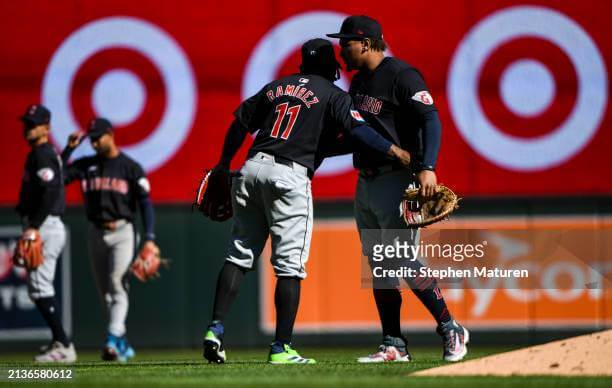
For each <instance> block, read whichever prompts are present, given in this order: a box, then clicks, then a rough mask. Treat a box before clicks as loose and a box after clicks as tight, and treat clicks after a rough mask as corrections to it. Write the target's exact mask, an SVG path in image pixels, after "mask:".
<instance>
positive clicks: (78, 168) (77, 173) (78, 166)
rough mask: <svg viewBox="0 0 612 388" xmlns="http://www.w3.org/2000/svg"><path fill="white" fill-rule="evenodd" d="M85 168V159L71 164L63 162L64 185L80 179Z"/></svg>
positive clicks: (83, 174)
mask: <svg viewBox="0 0 612 388" xmlns="http://www.w3.org/2000/svg"><path fill="white" fill-rule="evenodd" d="M86 168H87V162H86V158H80V159H77V160H74V161H73V162H72V163H68V162H67V161H65V162H64V163H63V169H64V185H67V184H69V183H71V182H72V181H74V180H78V179H82V178H83V177H84V176H85V169H86Z"/></svg>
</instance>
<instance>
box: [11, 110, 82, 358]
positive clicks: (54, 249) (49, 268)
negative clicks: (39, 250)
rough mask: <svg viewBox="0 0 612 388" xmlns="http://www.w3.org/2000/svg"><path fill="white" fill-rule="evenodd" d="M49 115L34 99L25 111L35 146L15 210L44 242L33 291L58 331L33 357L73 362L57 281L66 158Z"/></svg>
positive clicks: (63, 232)
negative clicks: (52, 131) (56, 141)
mask: <svg viewBox="0 0 612 388" xmlns="http://www.w3.org/2000/svg"><path fill="white" fill-rule="evenodd" d="M50 120H51V112H49V110H48V109H47V108H46V107H44V106H42V105H36V104H35V105H30V106H29V107H28V109H27V110H26V112H25V114H24V115H23V116H21V121H22V122H23V134H24V137H25V140H26V141H27V142H28V144H29V145H30V147H31V151H30V153H29V154H28V157H27V159H26V163H25V168H24V172H23V179H22V182H21V191H20V193H19V204H18V205H17V208H16V210H17V212H18V213H19V215H20V216H21V217H22V221H23V222H22V224H23V229H24V233H29V232H31V231H37V232H39V233H40V237H41V239H42V242H43V257H44V260H43V263H42V264H41V265H40V266H39V267H38V268H36V269H34V270H28V294H29V296H30V299H32V301H33V302H34V304H36V308H37V309H38V311H40V313H41V315H42V316H43V318H44V320H45V322H46V323H47V325H48V326H49V328H50V329H51V333H52V336H53V337H52V340H51V343H50V344H49V345H48V346H44V347H43V348H41V353H40V354H39V355H37V356H36V357H34V360H36V361H39V362H74V361H76V359H77V355H76V352H75V350H74V345H73V344H72V343H71V342H70V339H69V338H68V336H67V335H66V331H65V330H64V328H63V327H62V322H61V320H60V317H59V313H60V312H59V309H58V305H57V300H56V298H55V289H54V287H53V280H54V278H55V269H56V267H57V262H58V260H59V257H60V255H61V253H62V251H63V249H64V245H65V243H66V229H65V227H64V223H63V222H62V219H61V217H62V215H63V214H64V210H65V208H66V205H65V200H64V184H63V174H62V161H61V159H60V157H59V155H58V154H57V152H55V149H54V148H53V145H52V144H51V143H49V123H50ZM65 281H70V279H67V280H65Z"/></svg>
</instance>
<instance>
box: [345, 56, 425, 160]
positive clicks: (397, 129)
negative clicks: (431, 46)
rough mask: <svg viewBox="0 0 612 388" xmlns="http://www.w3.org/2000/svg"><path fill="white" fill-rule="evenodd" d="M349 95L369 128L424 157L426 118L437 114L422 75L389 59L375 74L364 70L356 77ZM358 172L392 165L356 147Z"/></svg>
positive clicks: (405, 64)
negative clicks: (431, 112)
mask: <svg viewBox="0 0 612 388" xmlns="http://www.w3.org/2000/svg"><path fill="white" fill-rule="evenodd" d="M349 94H350V95H351V97H352V98H353V102H354V104H355V107H356V108H357V109H358V110H359V112H360V113H361V115H362V116H363V118H364V119H365V120H366V121H367V122H368V124H369V125H370V126H371V127H372V128H374V129H375V130H376V131H377V132H378V133H380V134H381V135H382V136H383V137H385V138H386V139H387V140H389V141H391V142H392V143H394V144H396V145H397V146H399V147H402V148H404V149H405V150H407V151H408V152H410V153H411V155H412V156H413V158H414V159H415V160H417V161H418V160H419V159H421V158H422V156H423V142H422V127H423V115H424V114H426V113H427V112H430V111H434V110H436V106H435V105H434V103H433V99H432V97H431V94H430V93H429V89H428V88H427V85H426V84H425V81H424V80H423V76H422V75H421V73H420V72H419V71H418V70H417V69H415V68H414V67H412V66H410V65H409V64H407V63H405V62H403V61H401V60H399V59H397V58H393V57H386V58H385V59H383V61H382V62H381V63H380V64H379V65H378V67H376V69H374V71H369V70H361V71H359V72H358V73H357V74H355V76H354V77H353V80H352V82H351V87H350V90H349ZM353 160H354V164H355V167H356V168H365V167H378V166H381V165H384V164H388V163H389V161H388V160H387V159H385V157H384V156H383V155H378V154H376V153H372V152H368V151H365V152H364V150H362V149H360V148H359V147H356V150H355V152H354V159H353Z"/></svg>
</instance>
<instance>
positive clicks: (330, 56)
mask: <svg viewBox="0 0 612 388" xmlns="http://www.w3.org/2000/svg"><path fill="white" fill-rule="evenodd" d="M334 62H336V54H335V53H334V46H333V45H332V43H331V42H330V41H329V40H327V39H321V38H316V39H310V40H309V41H307V42H306V43H304V44H303V45H302V65H304V66H305V67H308V66H319V65H321V64H328V63H334Z"/></svg>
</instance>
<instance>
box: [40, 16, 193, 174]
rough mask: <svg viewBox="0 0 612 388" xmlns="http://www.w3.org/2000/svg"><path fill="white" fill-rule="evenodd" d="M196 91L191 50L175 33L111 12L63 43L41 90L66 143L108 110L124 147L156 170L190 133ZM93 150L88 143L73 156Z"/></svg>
mask: <svg viewBox="0 0 612 388" xmlns="http://www.w3.org/2000/svg"><path fill="white" fill-rule="evenodd" d="M196 90H197V87H196V81H195V77H194V75H193V71H192V68H191V65H190V63H189V61H188V59H187V56H186V54H185V53H184V52H183V51H182V49H181V48H180V46H179V45H178V43H177V42H176V41H174V39H173V38H172V37H171V36H170V35H168V34H167V33H166V32H165V31H163V30H161V29H160V28H159V27H158V26H156V25H153V24H151V23H149V22H146V21H144V20H141V19H136V18H130V17H110V18H104V19H99V20H96V21H94V22H91V23H88V24H86V25H84V26H82V27H81V28H79V29H78V30H76V31H75V32H73V33H72V34H71V35H70V36H69V37H68V38H67V39H66V40H65V41H64V42H63V43H62V44H61V46H60V47H59V48H58V49H57V51H56V52H55V53H54V55H53V58H52V59H51V62H50V63H49V66H48V68H47V71H46V73H45V78H44V81H43V88H42V95H43V96H42V97H43V103H44V104H45V105H47V106H48V107H49V108H50V110H51V112H52V136H53V139H54V141H55V143H56V144H58V145H59V146H60V147H64V146H65V144H66V140H67V137H68V135H69V134H70V133H72V132H74V131H76V130H79V129H81V128H82V127H83V126H84V125H85V123H87V122H88V121H89V120H90V119H91V117H93V116H101V117H105V118H107V119H109V120H110V121H111V122H112V123H113V125H114V126H115V134H116V135H115V136H116V139H117V141H118V143H119V144H120V145H121V147H122V149H123V151H125V152H126V153H127V154H128V155H130V156H131V157H133V158H134V159H136V160H137V161H139V162H140V163H141V164H142V165H143V167H144V168H145V170H147V171H152V170H155V169H156V168H158V167H160V166H162V165H163V164H164V163H165V162H166V161H167V160H168V159H170V158H171V157H172V156H173V155H174V154H175V153H176V152H177V151H178V150H179V148H180V147H181V145H182V143H183V142H184V140H185V139H186V138H187V136H188V134H189V131H190V129H191V126H192V125H193V120H194V116H195V109H196V102H197V95H196ZM92 152H93V150H92V149H91V147H90V146H82V147H80V148H79V149H78V150H77V151H76V152H75V155H74V156H75V157H80V156H83V155H86V154H90V153H92Z"/></svg>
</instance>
